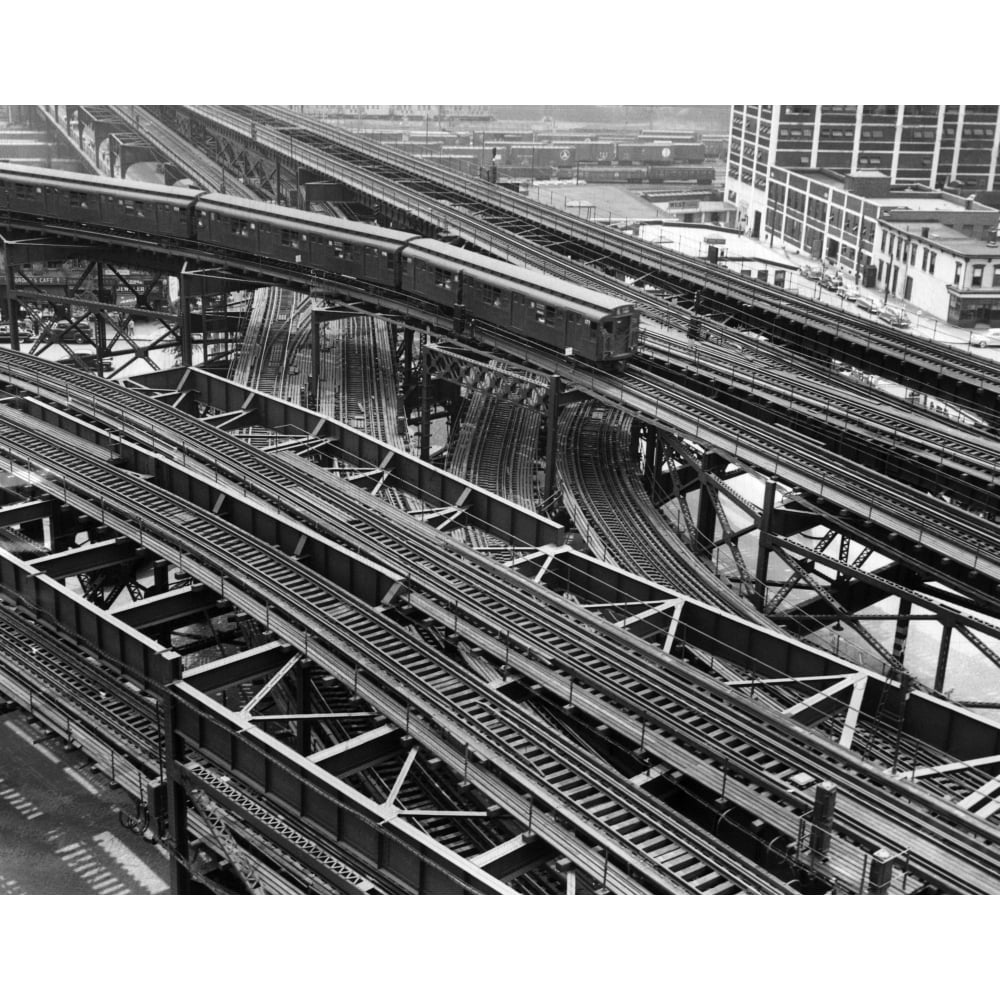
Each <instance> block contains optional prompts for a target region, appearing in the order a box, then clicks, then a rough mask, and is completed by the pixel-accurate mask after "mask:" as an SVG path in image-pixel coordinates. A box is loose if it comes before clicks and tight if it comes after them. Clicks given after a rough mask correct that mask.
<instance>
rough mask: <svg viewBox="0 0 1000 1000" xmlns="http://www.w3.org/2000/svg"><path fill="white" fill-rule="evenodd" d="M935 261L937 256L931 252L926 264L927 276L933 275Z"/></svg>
mask: <svg viewBox="0 0 1000 1000" xmlns="http://www.w3.org/2000/svg"><path fill="white" fill-rule="evenodd" d="M936 260H937V254H936V253H934V252H933V251H931V259H930V263H928V265H927V273H928V274H933V273H934V261H936Z"/></svg>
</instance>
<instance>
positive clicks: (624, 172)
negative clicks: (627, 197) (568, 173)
mask: <svg viewBox="0 0 1000 1000" xmlns="http://www.w3.org/2000/svg"><path fill="white" fill-rule="evenodd" d="M578 169H579V171H580V179H581V180H585V181H587V183H589V184H641V183H642V182H643V181H644V180H645V179H646V172H647V168H646V167H622V166H617V167H616V166H604V165H602V164H593V163H581V164H579V168H578Z"/></svg>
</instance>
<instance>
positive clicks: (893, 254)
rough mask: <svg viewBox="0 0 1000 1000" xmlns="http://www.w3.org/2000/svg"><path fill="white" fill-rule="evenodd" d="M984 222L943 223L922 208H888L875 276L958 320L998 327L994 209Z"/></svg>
mask: <svg viewBox="0 0 1000 1000" xmlns="http://www.w3.org/2000/svg"><path fill="white" fill-rule="evenodd" d="M979 209H980V210H978V211H977V210H976V209H972V210H970V213H971V214H972V215H974V216H975V215H979V216H986V215H989V214H991V215H992V218H989V219H985V220H981V222H982V221H984V222H985V225H983V224H976V223H975V222H974V223H973V224H971V225H970V224H963V225H961V226H959V225H955V224H951V225H949V224H946V223H945V222H943V221H942V220H940V219H935V218H933V217H932V216H930V215H929V214H928V215H924V216H921V214H920V213H913V212H906V213H900V215H901V217H900V219H899V221H896V219H895V218H894V216H895V214H896V213H890V214H887V215H886V217H884V218H883V221H882V226H881V238H880V241H879V249H878V251H877V259H878V269H879V280H880V281H881V282H884V283H886V285H887V287H888V289H889V291H890V292H891V293H892V294H894V295H899V296H900V297H901V298H903V299H905V300H907V301H909V302H912V303H913V304H914V305H915V306H917V307H918V308H920V309H923V310H925V311H927V312H929V313H931V314H932V315H934V316H940V317H941V318H942V319H946V320H947V321H948V322H949V323H953V324H955V325H956V326H965V327H971V326H975V325H977V324H987V325H989V326H991V327H1000V247H998V245H997V240H996V238H995V226H996V221H997V213H996V212H995V211H994V212H992V213H990V210H989V209H986V210H982V206H979Z"/></svg>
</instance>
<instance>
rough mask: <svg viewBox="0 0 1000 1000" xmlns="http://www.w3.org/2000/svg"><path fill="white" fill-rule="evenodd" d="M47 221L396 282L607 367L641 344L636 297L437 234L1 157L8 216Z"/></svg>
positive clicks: (451, 309) (459, 325)
mask: <svg viewBox="0 0 1000 1000" xmlns="http://www.w3.org/2000/svg"><path fill="white" fill-rule="evenodd" d="M38 222H41V223H43V226H44V227H45V228H48V229H50V230H58V229H59V228H60V223H69V224H71V225H72V227H73V229H74V231H75V232H74V235H76V236H78V237H79V235H80V231H81V230H83V231H86V230H91V231H93V232H94V233H95V234H97V233H100V234H101V235H102V236H103V237H105V238H106V237H107V236H109V235H110V236H119V237H121V238H122V239H123V240H134V239H135V238H136V237H138V238H140V239H148V238H153V239H155V241H156V243H158V244H160V245H161V246H164V247H166V248H168V249H169V250H171V251H173V252H175V253H183V251H184V249H185V248H198V247H201V248H203V249H205V250H208V251H209V252H211V253H221V254H223V255H225V257H226V258H227V259H230V260H233V261H234V262H235V261H240V260H242V261H246V262H247V263H248V264H252V263H254V262H262V261H266V260H275V261H280V262H282V263H283V264H286V265H289V266H291V267H292V268H294V269H295V270H298V271H299V272H301V273H302V274H303V275H306V276H313V277H315V278H317V279H321V278H323V277H332V278H335V279H337V280H339V281H345V280H346V281H348V282H355V283H358V284H359V285H369V286H371V285H374V286H378V287H383V288H390V289H393V290H394V291H397V292H402V293H403V294H404V295H406V294H408V295H412V296H414V297H416V298H419V299H421V300H423V301H425V302H427V301H429V302H433V303H434V304H436V306H437V307H438V309H439V311H440V312H441V313H443V314H444V315H445V316H448V317H450V318H451V320H452V327H453V330H454V333H455V335H456V336H458V337H463V336H464V337H469V336H471V335H473V333H474V331H475V329H476V324H484V325H485V324H489V325H491V326H496V327H500V328H502V329H503V330H504V331H505V332H506V333H508V334H510V335H513V336H514V337H518V338H521V339H526V340H529V341H531V342H533V343H536V344H540V345H543V346H544V347H547V348H549V349H551V350H554V351H557V352H559V353H561V354H563V355H565V356H571V357H573V358H580V359H583V360H586V361H589V362H592V363H594V364H598V365H602V366H607V367H620V366H621V365H622V364H623V363H624V362H625V361H627V360H628V358H630V357H631V356H632V354H633V353H634V352H635V349H636V346H637V344H638V337H639V313H638V309H637V308H636V306H635V304H634V303H631V302H626V301H623V300H620V299H616V298H613V297H612V296H609V295H606V294H604V293H601V292H597V291H593V290H591V289H588V288H584V287H582V286H578V285H574V284H572V283H571V282H568V281H563V280H560V279H558V278H553V277H551V276H549V275H547V274H545V273H544V272H542V271H538V270H535V269H533V268H526V267H519V266H516V265H512V264H508V263H505V262H503V261H497V260H494V259H493V258H491V257H487V256H485V255H483V254H478V253H473V252H470V251H467V250H462V249H459V248H457V247H454V246H452V245H450V244H448V243H443V242H441V241H439V240H434V239H428V238H425V237H421V236H418V235H416V234H413V233H405V232H400V231H397V230H394V229H383V228H380V227H378V226H371V225H366V224H364V223H358V222H350V221H347V220H344V219H336V218H333V217H331V216H324V215H316V214H313V213H310V212H302V211H299V210H297V209H291V208H282V207H279V206H276V205H271V204H268V203H266V202H257V201H247V200H245V199H242V198H234V197H230V196H227V195H219V194H212V193H209V192H206V191H200V190H198V189H196V188H180V187H163V186H160V185H156V184H141V183H137V182H133V181H123V180H114V179H109V178H104V177H93V176H90V175H86V174H79V173H69V172H65V171H57V170H43V169H40V168H29V167H19V166H16V165H14V164H9V163H0V224H7V225H11V226H17V224H18V223H22V224H27V225H28V226H29V228H30V226H31V225H32V224H33V223H38Z"/></svg>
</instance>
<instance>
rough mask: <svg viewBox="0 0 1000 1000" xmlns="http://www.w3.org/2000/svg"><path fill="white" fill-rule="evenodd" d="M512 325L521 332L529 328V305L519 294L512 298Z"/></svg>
mask: <svg viewBox="0 0 1000 1000" xmlns="http://www.w3.org/2000/svg"><path fill="white" fill-rule="evenodd" d="M510 325H511V327H513V329H515V330H519V331H521V332H524V331H525V330H526V329H527V328H528V303H527V300H526V299H525V297H524V296H523V295H521V294H519V293H518V292H514V293H513V294H512V295H511V297H510Z"/></svg>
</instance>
